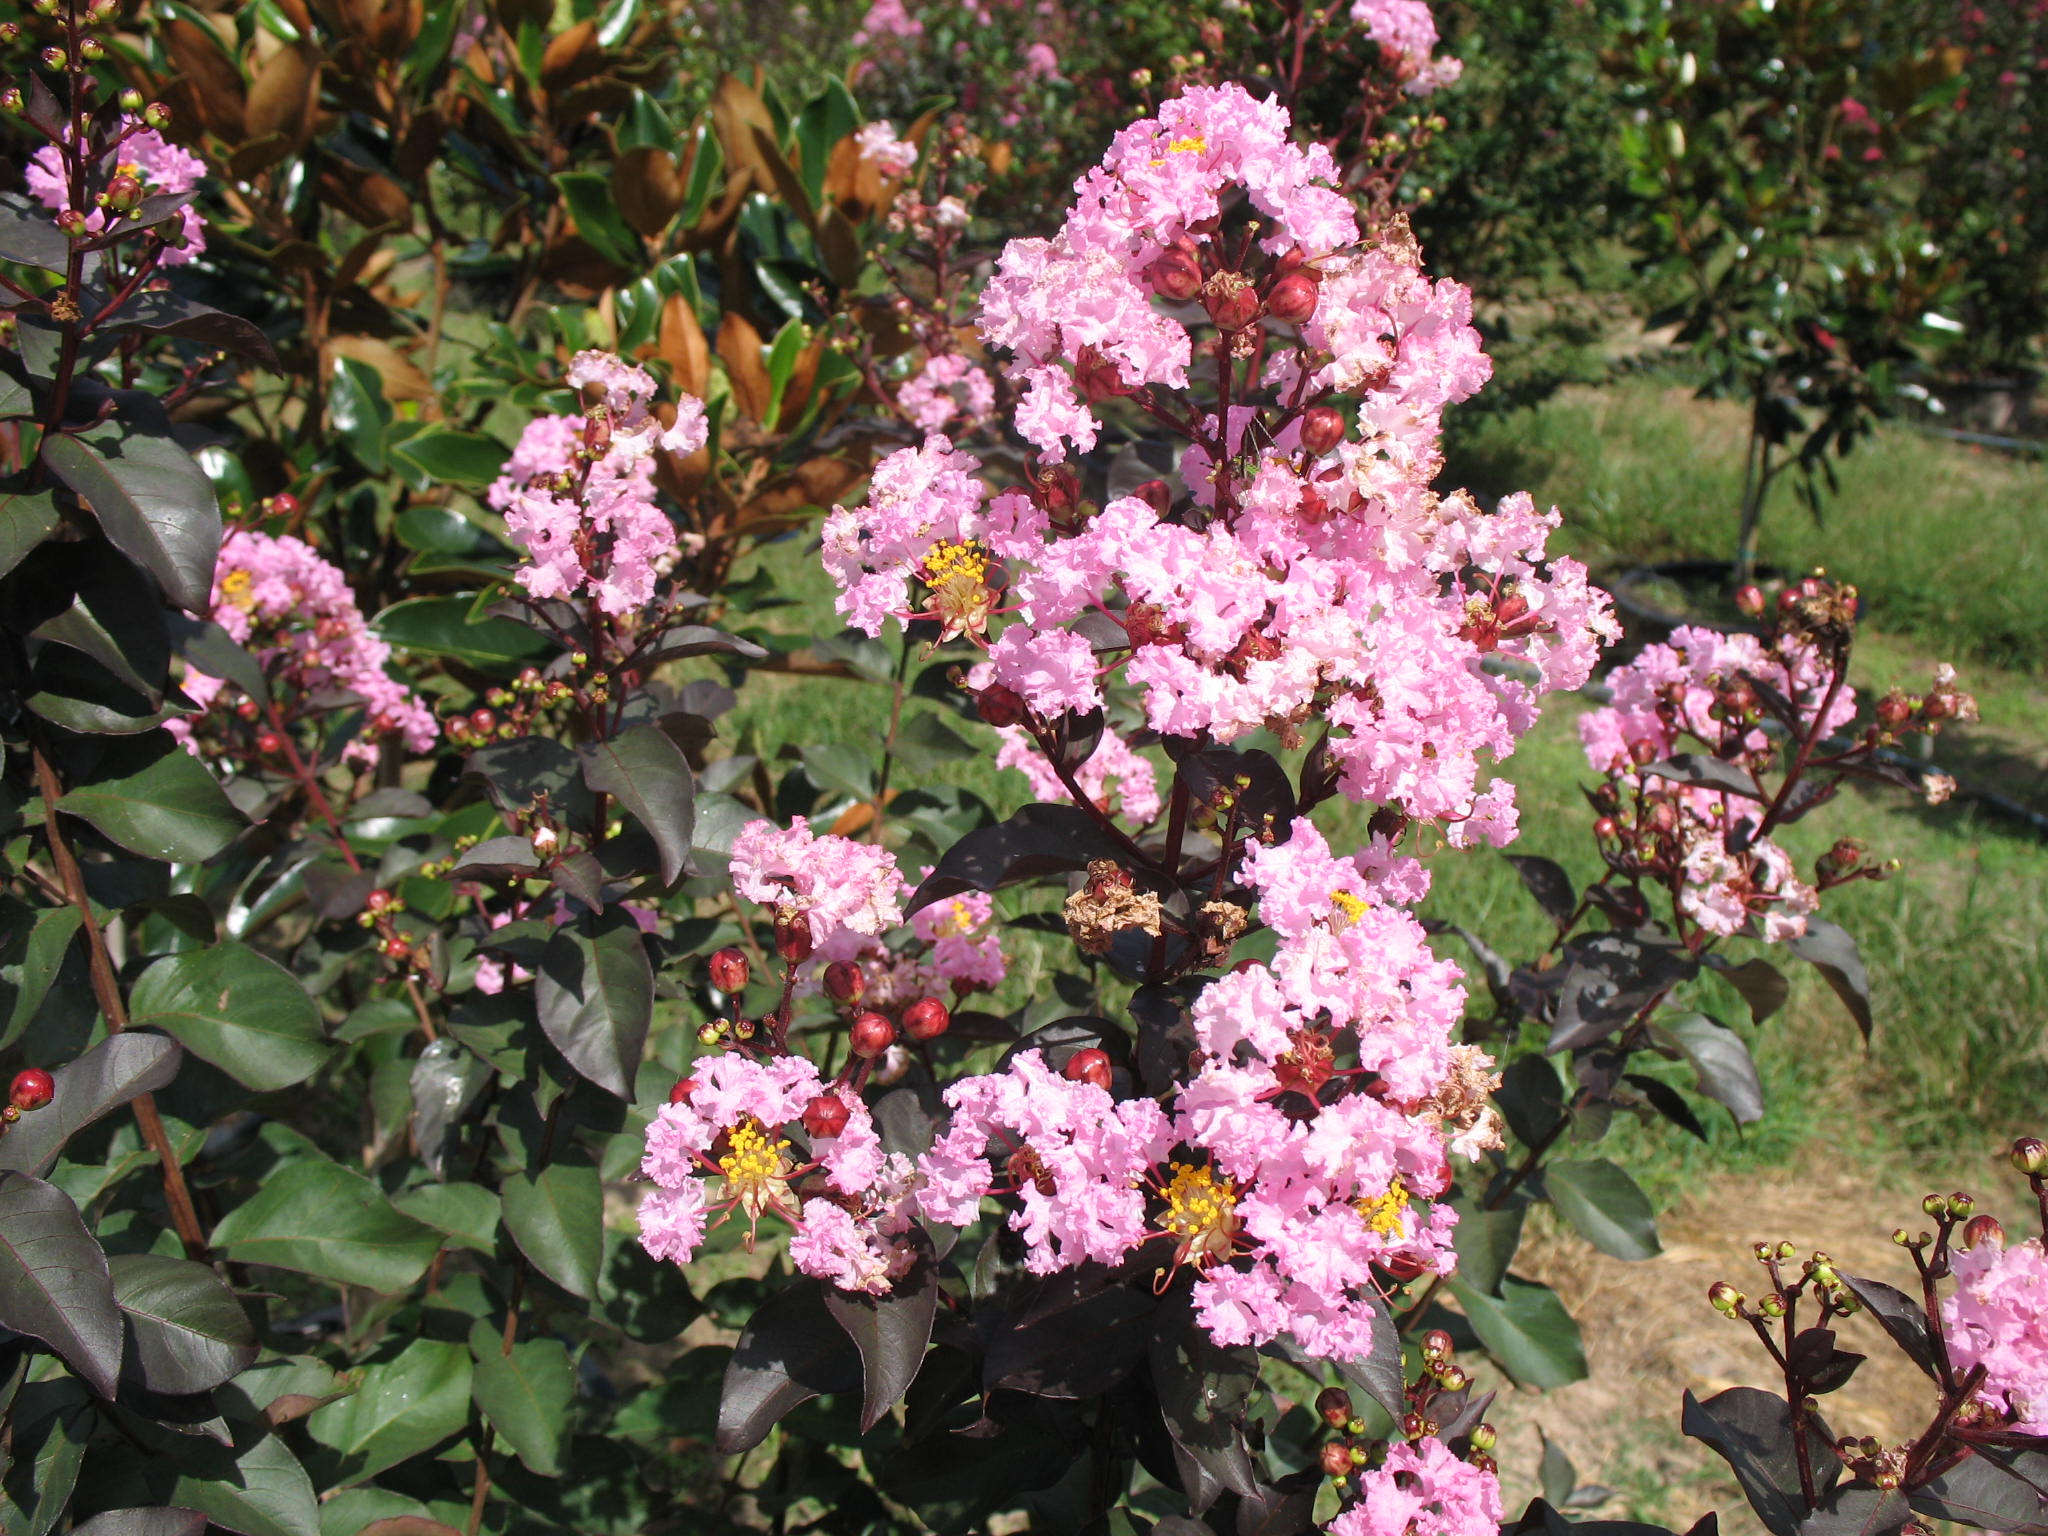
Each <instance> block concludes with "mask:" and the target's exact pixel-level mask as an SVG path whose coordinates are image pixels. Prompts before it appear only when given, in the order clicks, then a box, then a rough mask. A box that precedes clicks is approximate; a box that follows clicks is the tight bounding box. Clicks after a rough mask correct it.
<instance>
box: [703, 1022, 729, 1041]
mask: <svg viewBox="0 0 2048 1536" xmlns="http://www.w3.org/2000/svg"><path fill="white" fill-rule="evenodd" d="M730 1028H732V1026H731V1025H730V1024H729V1023H727V1022H726V1021H725V1020H724V1019H707V1020H705V1022H703V1023H702V1024H699V1025H698V1026H697V1043H698V1044H699V1045H716V1044H718V1042H719V1041H720V1040H723V1039H724V1038H725V1032H726V1031H727V1030H728V1029H730Z"/></svg>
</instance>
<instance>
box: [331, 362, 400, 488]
mask: <svg viewBox="0 0 2048 1536" xmlns="http://www.w3.org/2000/svg"><path fill="white" fill-rule="evenodd" d="M327 419H328V421H329V422H331V423H332V424H333V426H334V430H335V431H336V432H338V433H340V434H341V439H342V441H343V442H344V443H346V444H347V445H348V450H349V452H350V453H352V454H354V455H355V456H356V458H357V459H358V460H359V461H360V462H361V464H362V466H363V468H365V469H367V470H369V471H370V473H372V474H375V475H381V474H383V473H384V469H385V462H386V461H385V452H384V443H385V438H386V437H387V436H388V435H389V433H390V430H391V419H392V411H391V402H390V401H389V400H386V399H385V398H384V381H383V380H382V379H380V378H379V377H378V376H377V370H376V369H374V368H372V367H371V366H370V365H369V364H367V363H364V362H359V361H358V360H357V359H355V358H353V357H337V358H336V359H335V360H334V373H333V376H332V377H331V378H329V380H328V381H327Z"/></svg>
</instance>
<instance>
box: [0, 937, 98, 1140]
mask: <svg viewBox="0 0 2048 1536" xmlns="http://www.w3.org/2000/svg"><path fill="white" fill-rule="evenodd" d="M80 922H81V919H80V917H79V914H78V908H76V907H51V908H49V909H48V910H47V911H45V912H44V913H43V914H42V915H41V916H40V917H38V918H37V919H36V924H35V927H34V928H32V929H31V930H29V936H28V943H27V945H26V946H25V948H24V950H23V953H22V957H21V975H20V979H19V980H18V981H16V982H15V986H14V1006H13V1008H12V1009H11V1010H10V1012H9V1014H8V1018H7V1023H6V1025H5V1026H4V1028H0V1048H4V1047H6V1046H10V1045H12V1044H14V1042H15V1041H16V1040H18V1039H20V1038H21V1032H22V1031H23V1030H25V1029H27V1028H28V1025H29V1020H31V1019H33V1018H34V1017H35V1016H36V1010H37V1009H39V1008H41V1007H42V1006H43V999H44V998H45V997H47V996H49V993H50V984H51V983H52V982H54V981H55V980H56V979H57V970H58V968H59V967H60V966H62V965H63V964H64V956H65V955H66V954H67V953H69V951H70V949H71V944H72V941H73V940H74V939H76V938H77V937H78V929H79V925H80ZM17 931H18V930H17ZM16 1134H19V1133H18V1132H17V1133H16ZM10 1139H11V1138H10ZM6 1145H7V1141H6V1140H0V1148H4V1147H5V1146H6ZM5 1156H6V1154H5V1153H4V1152H0V1167H9V1166H12V1165H11V1164H9V1163H7V1162H6V1161H5Z"/></svg>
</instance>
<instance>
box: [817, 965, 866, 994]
mask: <svg viewBox="0 0 2048 1536" xmlns="http://www.w3.org/2000/svg"><path fill="white" fill-rule="evenodd" d="M867 990H868V978H867V973H866V972H865V971H863V970H862V969H861V968H860V967H859V966H858V965H855V964H854V963H853V962H852V961H851V960H834V961H833V962H832V963H831V964H830V965H828V966H826V967H825V995H826V996H827V997H829V998H831V999H832V1001H834V1002H835V1003H857V1002H859V1001H860V1000H861V998H862V997H863V996H864V995H865V994H866V992H867Z"/></svg>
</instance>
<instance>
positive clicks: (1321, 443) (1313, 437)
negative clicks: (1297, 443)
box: [1301, 405, 1344, 458]
mask: <svg viewBox="0 0 2048 1536" xmlns="http://www.w3.org/2000/svg"><path fill="white" fill-rule="evenodd" d="M1343 441H1344V413H1343V412H1342V411H1340V410H1338V409H1336V408H1335V407H1334V406H1328V405H1317V406H1311V407H1310V408H1309V409H1308V410H1306V411H1303V412H1302V413H1301V446H1302V447H1304V448H1306V449H1307V450H1308V451H1309V452H1310V453H1312V454H1314V455H1315V456H1316V457H1317V458H1321V457H1322V456H1323V455H1324V454H1326V453H1328V452H1329V451H1330V450H1331V449H1332V448H1335V447H1336V446H1337V445H1338V444H1339V443H1341V442H1343Z"/></svg>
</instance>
